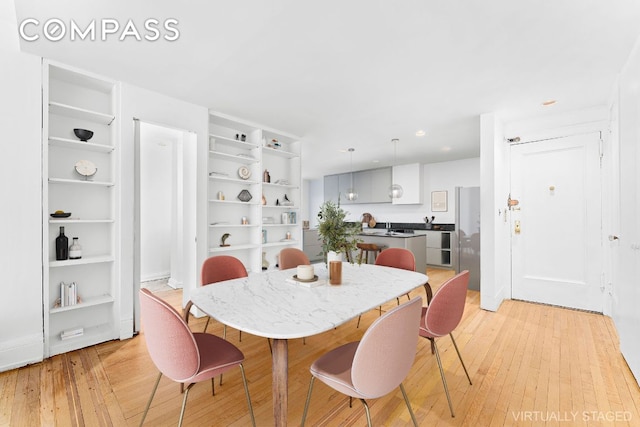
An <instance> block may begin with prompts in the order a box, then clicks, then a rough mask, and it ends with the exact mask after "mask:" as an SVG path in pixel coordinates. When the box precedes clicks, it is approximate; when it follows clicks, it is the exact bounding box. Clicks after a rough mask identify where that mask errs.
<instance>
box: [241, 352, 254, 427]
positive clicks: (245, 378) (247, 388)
mask: <svg viewBox="0 0 640 427" xmlns="http://www.w3.org/2000/svg"><path fill="white" fill-rule="evenodd" d="M240 372H241V373H242V382H243V384H244V394H245V395H246V396H247V405H248V406H249V414H250V415H251V425H252V426H253V427H256V418H255V417H254V416H253V405H251V396H249V386H248V385H247V377H246V376H245V374H244V366H242V363H241V364H240Z"/></svg>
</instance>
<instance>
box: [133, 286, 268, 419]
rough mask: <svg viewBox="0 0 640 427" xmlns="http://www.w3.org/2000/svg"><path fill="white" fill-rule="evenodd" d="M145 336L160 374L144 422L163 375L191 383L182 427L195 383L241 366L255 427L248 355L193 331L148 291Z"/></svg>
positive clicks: (143, 294) (144, 292)
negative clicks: (246, 370)
mask: <svg viewBox="0 0 640 427" xmlns="http://www.w3.org/2000/svg"><path fill="white" fill-rule="evenodd" d="M140 316H141V320H142V333H143V336H144V338H145V341H146V343H147V350H148V351H149V356H151V360H152V361H153V363H154V364H155V365H156V367H157V368H158V370H159V371H160V373H159V375H158V379H157V380H156V383H155V386H154V387H153V391H152V392H151V397H150V398H149V402H148V403H147V406H146V408H145V410H144V414H143V415H142V420H140V425H142V424H143V423H144V420H145V418H146V417H147V413H148V412H149V407H150V406H151V401H152V400H153V396H154V395H155V393H156V390H157V389H158V384H159V383H160V378H162V375H165V376H166V377H169V378H170V379H172V380H173V381H176V382H179V383H181V384H184V383H189V385H188V386H187V388H186V390H185V392H184V398H183V399H182V409H181V410H180V418H179V421H178V426H181V425H182V419H183V418H184V411H185V408H186V405H187V397H188V395H189V390H191V388H192V387H193V386H194V384H195V383H198V382H201V381H206V380H208V379H211V381H212V383H213V378H214V377H215V376H216V375H219V374H220V375H222V373H224V372H226V371H228V370H229V369H231V368H234V367H236V366H239V367H240V372H241V373H242V381H243V383H244V391H245V395H246V398H247V404H248V405H249V413H250V415H251V422H252V424H253V425H254V426H255V424H256V423H255V418H254V416H253V408H252V406H251V398H250V396H249V388H248V387H247V379H246V377H245V374H244V367H243V366H242V362H243V361H244V355H243V354H242V352H241V351H240V350H239V349H238V348H237V347H236V346H234V345H233V344H231V343H230V342H228V341H225V340H223V339H222V338H220V337H217V336H215V335H211V334H206V333H200V332H191V330H190V329H189V326H188V325H187V323H186V322H185V321H184V319H183V318H182V317H181V316H180V314H179V313H178V312H177V311H176V310H175V309H174V308H173V307H171V306H170V305H169V304H167V303H166V302H165V301H163V300H162V299H160V298H158V297H157V296H155V295H153V294H152V293H151V292H150V291H149V290H148V289H141V290H140Z"/></svg>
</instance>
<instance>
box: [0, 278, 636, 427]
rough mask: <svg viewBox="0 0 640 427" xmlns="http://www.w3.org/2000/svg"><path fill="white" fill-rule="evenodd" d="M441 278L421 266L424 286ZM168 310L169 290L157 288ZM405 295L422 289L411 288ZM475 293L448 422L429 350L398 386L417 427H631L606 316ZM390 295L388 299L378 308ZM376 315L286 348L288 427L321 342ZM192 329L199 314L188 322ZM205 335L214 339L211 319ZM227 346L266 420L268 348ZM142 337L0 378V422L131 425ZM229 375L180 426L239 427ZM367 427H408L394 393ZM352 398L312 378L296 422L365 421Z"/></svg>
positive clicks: (144, 368)
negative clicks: (494, 304)
mask: <svg viewBox="0 0 640 427" xmlns="http://www.w3.org/2000/svg"><path fill="white" fill-rule="evenodd" d="M450 275H451V273H450V272H446V271H442V270H429V276H430V278H431V280H430V282H431V284H432V286H433V288H434V291H435V289H437V288H438V286H439V285H440V284H441V283H442V282H443V281H444V280H445V279H446V278H447V277H449V276H450ZM158 294H159V295H160V296H161V297H163V298H165V299H166V300H167V301H169V302H170V303H171V304H173V305H174V306H179V305H180V301H181V292H180V291H175V290H166V291H158ZM413 295H416V296H417V295H422V296H424V290H422V289H417V290H416V291H414V292H413V294H412V296H413ZM479 298H480V296H479V294H478V293H477V292H472V291H470V292H468V294H467V306H466V309H465V314H464V318H463V320H462V322H461V324H460V326H459V327H458V329H457V330H456V331H455V333H454V334H455V336H456V340H457V342H458V345H459V347H460V351H461V352H462V355H463V358H464V360H465V362H466V364H467V367H468V369H469V374H470V375H471V379H472V380H473V385H471V386H470V385H469V383H468V382H467V381H466V377H465V375H464V371H463V370H462V367H461V366H460V363H459V361H458V359H457V357H456V354H455V350H454V349H453V346H452V344H451V341H450V339H449V338H448V337H445V338H441V339H440V340H439V344H438V345H439V348H440V352H441V355H442V358H443V364H444V368H445V372H446V375H447V380H448V383H449V389H450V391H451V396H452V399H453V404H454V408H455V411H456V417H455V418H451V415H450V414H449V408H448V406H447V401H446V397H445V394H444V390H443V388H442V383H441V380H440V375H439V373H438V367H437V364H436V361H435V357H434V356H433V355H432V354H431V352H430V349H429V342H428V341H427V340H421V341H420V343H419V345H418V350H417V356H416V360H415V364H414V366H413V368H412V370H411V372H410V375H409V378H408V379H407V380H406V381H405V387H406V390H407V394H408V396H409V399H410V400H411V403H412V406H413V409H414V411H415V414H416V417H417V419H418V422H419V424H420V425H421V426H539V425H550V426H565V425H566V426H574V425H589V426H595V425H615V426H618V425H621V426H622V425H628V426H639V425H640V408H639V405H640V390H639V388H638V385H637V383H636V382H635V380H634V378H633V376H632V375H631V373H630V371H629V369H628V368H627V366H626V364H625V362H624V360H623V358H622V357H621V355H620V352H619V349H618V344H617V343H618V338H617V336H616V333H615V329H614V327H613V324H612V321H611V319H610V318H608V317H605V316H601V315H597V314H593V313H585V312H580V311H573V310H566V309H561V308H557V307H550V306H545V305H539V304H531V303H526V302H520V301H505V302H504V303H503V304H502V306H501V307H500V309H499V310H498V312H495V313H493V312H488V311H484V310H481V309H480V308H479ZM394 305H395V301H393V302H392V303H389V304H388V305H387V306H386V308H387V309H389V308H391V307H392V306H394ZM377 316H378V312H377V310H373V311H371V312H369V313H366V314H365V315H363V317H362V324H361V325H360V328H359V329H357V328H356V321H357V319H354V320H353V321H352V322H349V323H347V324H345V325H342V326H340V327H338V328H337V329H335V330H333V331H330V332H327V333H324V334H321V335H317V336H313V337H309V338H307V340H306V345H305V344H303V343H302V340H291V341H290V344H289V357H290V360H289V420H290V425H299V423H300V419H301V416H302V410H303V407H304V401H305V398H306V393H307V388H308V385H309V366H310V364H311V363H312V362H313V360H314V359H315V358H317V357H318V356H319V355H321V354H323V353H324V352H325V351H327V350H328V349H331V348H333V347H335V346H337V345H340V344H342V343H345V342H349V341H353V340H357V339H359V337H360V336H361V335H362V333H363V332H364V330H365V329H366V327H367V326H368V325H370V324H371V322H373V321H374V320H375V319H376V318H377ZM190 324H192V326H193V328H194V329H195V330H202V328H203V327H204V320H203V319H195V321H193V323H191V322H190ZM209 332H211V333H216V334H219V335H221V334H222V327H221V326H220V324H218V323H217V322H212V325H210V326H209ZM228 337H229V339H230V341H232V342H233V343H234V344H236V345H237V346H238V347H240V349H241V350H242V351H243V352H244V354H245V357H246V361H245V368H246V370H247V377H248V380H249V387H250V392H251V398H252V401H253V404H254V410H255V415H256V420H257V423H258V425H259V426H269V425H271V424H272V418H271V417H272V409H271V375H270V369H271V365H270V361H271V360H270V354H269V347H268V345H267V342H266V340H265V339H264V338H260V337H255V336H251V335H249V334H242V342H239V341H238V334H237V333H235V331H230V333H228ZM156 375H157V371H156V369H155V367H154V366H153V364H152V363H151V361H150V359H149V357H148V355H147V351H146V347H145V343H144V333H142V334H140V335H139V336H137V337H134V338H133V339H130V340H126V341H113V342H108V343H104V344H101V345H97V346H94V347H90V348H86V349H83V350H79V351H74V352H71V353H67V354H63V355H59V356H55V357H52V358H50V359H48V360H45V361H44V362H42V363H38V364H34V365H31V366H27V367H23V368H20V369H16V370H12V371H8V372H3V373H0V426H6V425H9V426H29V427H31V426H38V425H42V426H54V425H55V426H134V425H138V423H139V422H140V418H141V416H142V411H143V409H144V406H145V404H146V401H147V399H148V397H149V394H150V392H151V389H152V387H153V384H154V380H155V377H156ZM243 393H244V392H243V388H242V381H241V377H240V372H239V371H237V370H235V371H231V372H230V373H228V374H225V376H224V382H223V385H222V386H221V387H218V385H217V383H216V395H215V397H212V395H211V385H210V383H209V382H204V383H201V384H198V385H196V386H195V387H194V388H193V390H192V391H191V393H190V396H189V401H188V403H187V410H186V415H185V425H192V426H228V425H230V426H245V425H249V416H248V413H247V406H246V403H245V398H244V394H243ZM181 399H182V396H181V395H180V392H179V386H178V385H177V384H175V383H173V382H171V381H170V380H168V379H166V378H163V380H162V381H161V382H160V387H159V388H158V392H157V393H156V397H155V399H154V403H153V405H152V407H151V409H150V411H149V415H148V416H147V420H146V423H145V425H149V426H165V425H167V426H169V425H175V424H176V422H177V419H178V415H179V411H180V405H181ZM369 403H370V405H371V412H372V418H373V422H374V425H377V426H383V425H384V426H405V425H410V423H411V421H410V417H409V414H408V412H407V410H406V407H405V406H404V401H403V399H402V394H401V393H400V391H399V390H398V391H397V392H395V393H392V394H390V395H388V396H386V397H384V398H381V399H377V400H373V401H371V402H369ZM365 424H366V420H365V418H364V411H363V409H362V406H361V405H360V404H359V402H354V405H353V408H349V404H348V399H347V398H346V397H344V396H342V395H340V394H338V393H336V392H333V391H332V390H330V389H329V388H328V387H326V386H324V385H323V384H322V383H318V382H316V386H315V387H314V394H313V398H312V401H311V407H310V412H309V417H308V419H307V425H310V426H338V425H340V426H351V425H358V426H361V425H365Z"/></svg>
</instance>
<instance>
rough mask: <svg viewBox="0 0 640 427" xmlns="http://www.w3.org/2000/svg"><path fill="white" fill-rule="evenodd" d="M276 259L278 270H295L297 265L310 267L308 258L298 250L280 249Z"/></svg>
mask: <svg viewBox="0 0 640 427" xmlns="http://www.w3.org/2000/svg"><path fill="white" fill-rule="evenodd" d="M278 259H279V261H278V268H279V269H280V270H287V269H289V268H296V267H297V266H299V265H311V262H310V261H309V257H307V255H306V254H305V253H304V252H302V251H301V250H300V249H298V248H284V249H282V250H281V251H280V255H279V257H278Z"/></svg>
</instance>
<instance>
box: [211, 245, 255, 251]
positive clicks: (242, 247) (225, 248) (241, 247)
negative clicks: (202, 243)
mask: <svg viewBox="0 0 640 427" xmlns="http://www.w3.org/2000/svg"><path fill="white" fill-rule="evenodd" d="M259 247H260V245H253V244H245V245H231V246H221V247H218V248H209V253H216V252H231V251H242V250H245V249H255V248H259Z"/></svg>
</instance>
